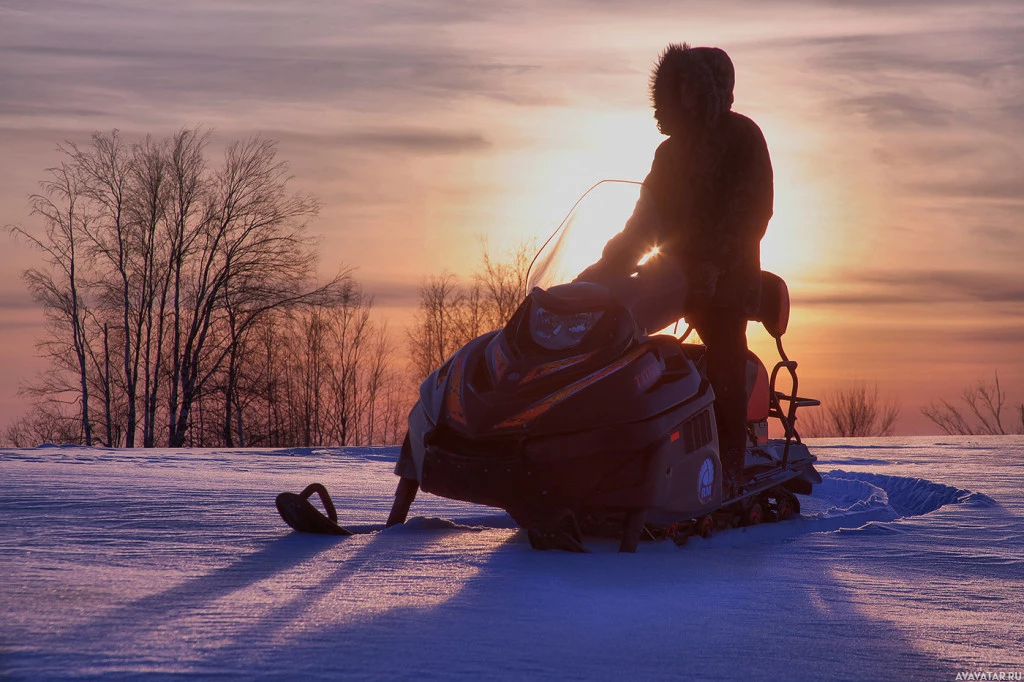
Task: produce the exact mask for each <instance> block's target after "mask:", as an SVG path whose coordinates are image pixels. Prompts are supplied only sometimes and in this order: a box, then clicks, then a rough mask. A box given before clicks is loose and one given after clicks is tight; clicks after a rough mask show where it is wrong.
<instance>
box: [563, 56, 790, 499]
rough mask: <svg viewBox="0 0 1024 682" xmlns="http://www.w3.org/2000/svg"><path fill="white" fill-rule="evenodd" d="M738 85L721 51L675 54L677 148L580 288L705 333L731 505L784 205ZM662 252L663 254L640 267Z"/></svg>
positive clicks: (671, 77)
mask: <svg viewBox="0 0 1024 682" xmlns="http://www.w3.org/2000/svg"><path fill="white" fill-rule="evenodd" d="M735 82H736V76H735V71H734V68H733V64H732V60H730V59H729V56H728V55H727V54H726V53H725V52H724V51H723V50H721V49H719V48H716V47H690V46H689V45H687V44H686V43H683V44H682V45H675V44H673V45H669V46H668V48H667V49H666V50H665V51H664V53H663V54H662V55H661V58H660V59H659V61H658V64H657V66H656V67H655V69H654V72H653V73H652V75H651V81H650V87H651V99H652V101H653V104H654V118H655V119H656V120H657V123H658V130H659V131H660V132H661V133H663V134H665V135H667V136H668V139H666V140H665V141H664V142H662V143H661V145H660V146H659V147H658V149H657V151H656V152H655V154H654V162H653V163H652V165H651V172H650V173H649V174H648V176H647V178H646V179H645V180H644V182H643V186H642V188H641V193H640V200H639V201H638V202H637V205H636V208H635V209H634V212H633V215H632V216H631V217H630V219H629V221H627V223H626V226H625V228H624V229H623V230H622V232H620V233H619V234H618V235H616V236H615V237H613V238H612V239H611V240H610V241H609V242H608V244H607V245H606V246H605V248H604V251H603V253H602V256H601V259H600V260H599V261H598V262H597V263H595V264H594V265H592V266H591V267H590V268H588V269H587V270H585V271H584V272H583V273H582V274H581V275H580V277H579V278H578V279H580V280H586V281H597V282H601V283H603V284H606V285H608V286H609V288H610V289H611V292H612V294H613V296H615V297H616V298H617V299H618V300H619V301H620V302H621V303H623V304H624V305H626V306H627V307H628V308H630V309H631V310H632V312H633V315H634V317H635V318H636V320H637V323H638V325H639V326H640V328H641V329H645V330H646V331H648V332H655V331H658V330H659V329H662V328H664V327H665V326H667V325H669V324H671V323H672V322H674V321H676V320H678V319H679V318H680V317H684V316H685V317H686V320H687V322H688V323H690V324H692V325H693V327H694V328H695V329H696V330H697V333H698V334H700V337H701V339H702V340H703V341H704V343H705V344H706V345H707V372H708V379H709V380H710V382H711V385H712V387H713V388H714V391H715V396H716V401H715V420H716V422H717V425H718V434H719V448H720V453H721V456H722V462H723V467H724V474H725V480H726V488H727V490H726V494H727V495H728V494H730V493H735V492H736V490H737V489H738V487H739V486H740V485H742V482H743V481H742V470H743V460H744V457H745V451H746V442H747V441H746V439H747V436H746V407H747V406H746V403H747V398H746V361H747V338H746V325H747V320H748V319H749V318H750V317H752V316H753V315H754V314H756V312H757V307H758V303H759V299H760V289H761V253H760V241H761V237H762V236H764V233H765V229H766V228H767V226H768V221H769V219H770V218H771V216H772V204H773V200H774V196H773V195H774V190H773V178H772V165H771V159H770V157H769V155H768V147H767V145H766V143H765V140H764V136H763V135H762V133H761V129H760V128H758V126H757V124H755V123H754V122H753V121H752V120H750V119H749V118H747V117H746V116H743V115H741V114H738V113H736V112H734V111H732V110H731V109H732V103H733V87H734V85H735ZM654 245H657V246H658V249H659V253H658V255H657V256H655V257H653V258H651V259H650V260H648V261H647V262H646V263H645V264H644V265H642V266H639V267H638V266H637V263H638V261H639V260H640V259H641V258H642V257H643V255H644V254H646V253H647V252H648V251H649V250H650V249H651V247H652V246H654Z"/></svg>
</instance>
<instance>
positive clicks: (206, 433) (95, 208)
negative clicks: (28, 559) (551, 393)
mask: <svg viewBox="0 0 1024 682" xmlns="http://www.w3.org/2000/svg"><path fill="white" fill-rule="evenodd" d="M210 137H211V136H210V133H209V132H207V131H205V130H203V129H202V128H201V127H196V128H186V129H182V130H180V131H178V132H177V133H175V134H173V135H171V136H168V137H166V138H163V139H159V140H157V139H154V138H153V137H151V136H146V137H145V138H144V139H142V140H140V141H136V142H131V143H129V142H127V141H126V140H125V139H124V138H123V137H122V136H121V135H120V134H119V133H118V131H116V130H115V131H112V132H110V133H94V134H93V136H92V138H91V139H90V142H89V144H88V145H87V146H85V147H79V146H78V145H76V144H74V143H70V142H68V143H65V144H64V145H62V146H60V147H58V149H59V151H60V153H61V162H60V164H59V165H58V166H56V167H54V168H51V169H48V170H47V171H46V177H45V178H44V180H43V181H42V182H41V183H40V191H39V192H38V193H37V194H33V195H32V196H31V197H30V204H31V208H32V211H33V214H34V215H35V216H36V217H37V218H38V220H39V224H38V225H37V226H36V229H34V230H28V229H25V228H22V227H11V228H9V230H10V232H11V233H12V234H14V235H16V236H18V237H21V238H24V239H26V240H27V241H28V242H29V243H31V244H32V245H33V246H34V247H35V248H36V249H37V250H38V251H39V252H40V254H41V255H42V266H41V267H37V268H30V269H28V270H26V271H25V272H24V273H23V277H24V280H25V282H26V284H27V286H28V288H29V291H30V292H31V294H32V297H33V299H34V300H35V301H36V302H37V303H38V304H39V305H41V306H42V308H43V310H44V312H45V316H46V336H45V338H43V339H41V340H40V341H39V343H38V348H39V349H40V352H41V353H42V354H43V355H44V357H46V358H47V359H48V360H49V362H50V365H49V368H48V369H47V371H46V372H45V373H43V374H42V375H41V376H39V377H38V378H37V379H36V380H35V381H33V382H32V383H30V384H28V385H25V386H23V387H22V389H21V391H20V393H21V394H22V395H23V396H24V397H25V398H26V399H27V400H28V401H29V402H30V408H29V410H28V413H27V414H26V415H25V416H23V417H20V418H18V419H16V420H14V421H13V422H12V423H11V424H9V425H8V426H7V428H6V430H5V431H4V433H3V434H2V436H3V440H6V442H7V443H9V444H11V445H14V446H15V447H30V446H34V445H38V444H41V443H55V444H57V443H64V444H82V445H103V446H109V447H137V446H142V447H291V446H304V447H310V446H331V445H340V446H343V445H390V444H396V443H399V442H401V440H402V438H403V436H404V433H405V421H406V416H407V414H408V411H409V409H410V407H411V406H412V403H413V402H414V401H415V399H416V397H417V393H418V391H417V387H418V385H419V383H420V381H421V380H422V379H423V378H424V377H426V376H427V375H428V374H429V373H430V372H431V371H432V370H433V369H434V368H436V367H438V366H440V365H441V364H442V363H443V361H444V360H445V359H446V358H447V357H448V356H450V355H451V354H452V353H453V352H454V351H455V350H457V349H458V348H459V347H461V346H462V345H463V344H464V343H466V342H467V341H468V340H469V339H472V338H474V337H476V336H479V335H480V334H482V333H484V332H486V331H488V330H491V329H495V328H498V327H500V326H502V325H503V324H504V323H505V321H506V320H507V319H508V317H509V316H510V315H511V314H512V312H513V311H514V310H515V309H516V307H517V306H518V305H519V303H520V302H521V301H522V299H523V297H524V296H525V294H526V276H527V270H528V266H529V263H530V257H531V256H532V254H533V249H532V248H531V246H530V245H529V244H526V243H524V244H522V245H520V246H519V247H517V248H515V249H513V250H512V251H511V252H509V253H508V254H506V255H505V257H504V258H502V259H499V260H495V259H493V258H492V257H491V256H490V255H489V254H488V252H487V249H486V245H484V248H482V254H481V260H480V263H479V265H478V268H477V270H476V272H475V273H474V275H473V277H472V278H471V280H470V281H469V282H461V281H459V279H458V278H456V277H455V276H454V275H451V274H442V275H435V276H431V277H428V278H427V279H426V280H425V281H424V283H423V285H422V286H421V287H420V297H419V303H418V307H417V312H416V316H415V321H414V323H413V325H412V327H411V328H409V329H406V330H404V334H402V333H399V334H396V333H394V332H393V331H392V330H390V329H388V327H387V324H386V323H383V322H378V321H377V320H376V319H375V318H374V316H373V314H372V312H373V298H372V296H371V295H370V294H368V293H367V292H365V291H364V290H363V288H362V287H361V286H360V284H359V283H358V282H357V281H356V280H355V278H354V277H353V275H352V271H351V270H350V269H348V268H345V267H340V269H339V271H338V274H336V275H335V276H334V277H333V278H331V279H330V280H328V281H326V282H324V281H318V279H317V277H316V263H317V258H316V250H315V242H314V240H313V239H312V238H311V237H310V236H309V235H308V234H307V227H308V224H309V223H310V221H311V220H313V219H314V218H315V217H316V216H317V214H318V211H319V204H318V202H317V200H316V199H315V198H314V197H312V196H310V195H308V194H303V193H298V192H292V191H290V190H289V188H288V183H289V176H288V173H287V164H285V163H284V162H282V161H279V160H278V159H277V148H276V144H275V143H274V142H273V141H270V140H267V139H265V138H262V137H259V136H256V137H253V138H250V139H247V140H243V141H235V142H233V143H231V144H229V145H228V147H227V149H226V150H225V152H224V155H223V159H222V160H221V162H220V164H219V165H213V164H211V161H210V159H209V158H208V147H209V143H210ZM403 351H404V352H403ZM960 397H961V400H960V402H959V403H955V402H951V401H940V402H933V403H930V404H929V405H928V406H926V407H924V408H922V412H923V413H924V415H925V416H926V417H928V418H929V419H930V420H931V421H932V422H933V423H935V424H936V426H937V427H938V428H939V429H940V430H941V431H943V432H944V433H948V434H979V433H987V434H999V433H1024V404H1022V405H1017V406H1015V410H1014V411H1015V412H1016V413H1017V414H1015V415H1014V416H1013V418H1012V419H1011V421H1010V423H1009V424H1004V423H1003V415H1002V409H1003V406H1004V403H1005V393H1004V392H1003V391H1002V389H1001V387H1000V385H999V378H998V374H997V375H996V377H995V383H994V384H990V383H988V382H984V381H979V382H978V383H977V384H975V385H973V386H971V387H969V388H967V389H965V390H964V392H963V394H962V395H961V396H960ZM899 415H900V406H899V405H898V404H897V403H895V402H893V401H891V400H887V399H886V398H884V397H883V396H880V395H879V392H878V389H877V386H874V387H870V386H867V385H866V384H863V383H860V384H856V385H851V386H849V387H846V388H841V389H835V390H833V391H831V392H829V393H827V394H826V395H825V396H824V400H823V408H822V409H821V410H820V411H818V412H817V413H813V414H811V415H810V416H809V417H808V418H806V419H804V420H802V423H801V425H800V426H801V432H802V433H804V435H808V436H854V437H855V436H879V435H891V434H892V433H893V431H894V428H895V424H896V422H897V420H898V419H899ZM1018 421H1019V423H1016V422H1018Z"/></svg>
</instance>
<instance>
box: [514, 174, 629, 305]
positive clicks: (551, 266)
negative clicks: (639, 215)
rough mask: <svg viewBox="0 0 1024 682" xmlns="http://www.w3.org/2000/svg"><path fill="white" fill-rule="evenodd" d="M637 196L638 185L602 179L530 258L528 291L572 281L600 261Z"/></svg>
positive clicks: (619, 229) (625, 181) (585, 194)
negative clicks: (532, 257)
mask: <svg viewBox="0 0 1024 682" xmlns="http://www.w3.org/2000/svg"><path fill="white" fill-rule="evenodd" d="M639 197H640V183H639V182H632V181H628V180H602V181H601V182H599V183H597V184H596V185H594V186H593V187H591V188H590V189H589V190H587V191H586V192H585V193H584V194H583V196H582V197H580V198H579V200H578V201H577V202H576V204H575V205H574V206H573V207H572V209H571V210H570V211H569V214H568V215H566V217H565V219H564V220H562V222H561V223H560V224H559V225H558V227H557V228H556V229H555V231H554V232H552V233H551V236H550V237H548V240H547V241H546V242H544V246H542V247H541V249H540V251H539V252H538V253H537V255H536V256H535V257H534V259H533V263H532V264H531V265H530V272H529V275H528V277H527V283H528V286H529V289H528V290H532V289H533V288H534V287H540V288H541V289H550V288H551V287H553V286H556V285H558V284H566V283H568V282H571V281H573V279H575V278H576V276H577V275H579V274H580V273H581V272H583V270H585V269H586V268H587V267H588V266H590V265H593V264H594V263H596V262H597V261H598V260H600V258H601V251H602V250H603V249H604V245H605V244H606V243H607V242H608V240H609V239H611V238H612V237H614V236H615V235H616V234H618V233H619V232H621V231H622V228H623V227H625V226H626V221H627V220H628V219H629V217H630V216H631V215H632V214H633V209H634V207H635V206H636V203H637V201H638V199H639Z"/></svg>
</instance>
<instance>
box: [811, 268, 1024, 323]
mask: <svg viewBox="0 0 1024 682" xmlns="http://www.w3.org/2000/svg"><path fill="white" fill-rule="evenodd" d="M794 298H795V299H797V300H798V303H797V305H801V306H803V305H808V306H828V307H832V306H851V305H853V306H891V305H902V304H934V305H939V304H943V303H965V302H966V303H981V304H1007V303H1008V304H1014V305H1017V306H1020V311H1019V313H1020V315H1021V316H1022V317H1024V274H1020V273H1017V272H1014V273H993V272H985V271H980V270H952V269H933V270H891V271H872V272H861V273H837V274H836V276H835V278H834V279H832V280H830V281H828V282H817V283H814V284H812V285H811V286H810V287H808V288H807V289H801V290H799V293H798V294H795V295H794Z"/></svg>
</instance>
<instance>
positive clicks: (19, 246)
mask: <svg viewBox="0 0 1024 682" xmlns="http://www.w3.org/2000/svg"><path fill="white" fill-rule="evenodd" d="M925 9H926V10H927V11H925ZM683 40H686V41H688V42H691V43H692V44H698V45H718V46H720V47H723V48H724V49H726V50H727V51H728V52H729V53H730V55H731V56H732V58H733V61H734V62H735V64H736V69H737V86H736V104H735V109H736V110H737V111H740V112H741V113H744V114H746V115H748V116H750V117H751V118H753V119H754V120H755V121H756V122H757V123H758V124H759V125H760V126H761V128H762V130H763V131H764V133H765V137H766V139H767V141H768V144H769V148H770V151H771V154H772V160H773V164H774V168H775V174H776V206H775V216H774V218H773V220H772V222H771V224H770V226H769V229H768V233H767V235H766V236H765V239H764V240H763V242H762V253H763V266H764V268H765V269H768V270H772V271H774V272H777V273H778V274H780V275H782V276H783V277H784V278H785V279H786V280H787V281H788V282H789V284H790V288H791V292H792V297H793V304H794V313H793V320H792V322H791V324H790V331H789V333H788V335H787V338H786V348H787V350H788V351H789V352H790V354H791V356H793V357H794V358H795V359H797V360H799V361H800V363H801V379H802V392H803V393H805V394H816V393H817V394H820V393H821V392H823V391H825V390H827V389H829V388H830V387H833V386H836V385H841V384H844V383H847V382H851V381H858V380H861V381H868V382H877V383H878V385H879V387H880V389H881V390H882V392H883V393H884V394H887V395H893V396H895V397H898V398H899V399H900V400H901V402H902V404H903V417H902V419H901V422H900V426H899V429H898V432H899V433H901V434H914V433H928V432H934V431H935V429H934V428H933V427H931V426H930V424H929V423H928V422H927V420H926V419H924V417H923V416H922V415H921V414H920V411H919V410H920V407H921V406H922V405H924V404H926V403H928V402H929V401H932V400H935V399H938V398H942V397H949V398H952V399H955V398H956V397H957V395H958V394H959V392H960V391H961V390H962V389H963V388H965V387H967V386H968V385H970V384H971V383H973V382H975V381H977V380H979V379H991V378H992V376H993V373H994V372H996V371H998V372H999V378H1000V381H1001V383H1002V385H1003V387H1004V388H1005V389H1006V390H1007V393H1008V394H1009V401H1012V402H1013V403H1014V404H1016V403H1017V402H1021V401H1024V268H1022V267H1021V265H1020V264H1021V262H1024V138H1022V136H1021V134H1020V133H1021V130H1022V129H1024V126H1022V125H1021V121H1022V118H1024V50H1022V49H1021V48H1020V45H1024V6H1022V5H1020V3H1018V2H1013V1H1011V0H1006V1H1002V2H980V3H975V4H971V5H970V6H969V7H967V6H964V5H962V3H957V2H932V3H922V2H920V0H903V1H902V2H900V1H897V2H895V3H864V4H862V5H858V6H857V7H853V6H851V5H850V4H849V3H842V2H838V1H832V2H828V1H827V2H816V1H813V0H803V1H799V0H791V1H777V2H776V1H773V0H770V1H767V2H753V1H752V0H751V1H747V2H697V3H686V4H683V3H668V2H661V1H660V0H638V1H633V2H625V1H623V2H607V3H600V4H597V5H595V4H593V3H582V2H576V1H568V0H561V1H560V0H555V1H554V2H550V1H548V2H543V3H541V2H532V1H531V2H525V3H519V4H516V5H514V6H513V5H510V4H509V3H498V2H469V1H468V0H459V1H453V2H448V3H443V4H441V3H435V4H434V5H430V4H429V3H420V2H415V1H414V0H397V1H396V2H395V3H391V4H388V5H387V6H385V5H381V4H376V3H375V4H363V3H352V6H337V4H336V3H326V2H318V1H316V0H308V1H305V2H295V3H289V4H287V5H284V6H282V5H279V4H278V3H271V2H269V1H268V2H243V1H242V0H217V1H216V2H212V3H211V2H200V1H199V0H188V1H186V2H183V3H180V4H178V5H175V7H174V8H173V9H172V8H163V9H161V8H157V7H151V6H148V4H147V3H137V2H131V1H130V0H97V2H94V3H90V4H89V5H87V6H83V5H80V4H78V3H74V2H69V1H67V2H66V1H63V0H60V1H58V2H54V3H52V5H48V7H47V9H46V11H42V10H39V9H37V7H36V3H32V2H28V1H26V0H19V1H12V0H0V224H2V225H7V224H16V225H22V226H24V227H27V228H31V227H32V226H33V225H34V223H33V219H32V218H31V216H29V214H28V203H27V200H26V197H27V195H28V194H30V193H31V192H33V191H35V189H36V183H37V182H38V181H39V180H40V179H42V177H43V175H44V171H45V169H46V168H47V167H48V166H50V165H52V164H53V163H55V162H56V161H57V159H58V156H57V155H56V153H55V151H54V148H55V146H56V144H57V143H58V142H60V141H62V140H65V139H69V140H73V141H76V142H79V143H85V142H87V140H88V136H89V134H90V133H91V132H92V131H95V130H99V131H109V130H111V129H113V128H118V129H120V130H121V131H122V132H123V133H124V134H125V135H126V136H128V137H133V136H137V135H141V134H145V133H153V134H154V135H157V136H162V135H166V134H169V133H171V132H173V131H174V130H176V129H178V128H181V127H183V126H189V125H195V124H203V125H205V126H208V127H211V128H214V129H215V130H216V139H215V145H223V144H225V143H226V142H228V141H230V140H232V139H235V138H239V137H244V136H248V135H251V134H254V133H256V132H262V133H263V134H265V135H267V136H269V137H271V138H273V139H275V140H278V141H279V150H280V156H281V158H283V159H286V160H288V161H289V162H290V165H291V168H292V170H293V173H294V180H293V185H292V186H293V189H298V190H302V191H309V192H312V193H314V194H316V195H317V196H318V197H319V198H320V199H321V201H322V202H323V210H322V212H321V215H320V217H319V218H318V219H317V221H315V223H314V224H313V225H312V226H311V232H313V233H315V234H318V235H320V236H321V242H320V243H321V247H320V248H321V268H322V269H323V271H324V272H325V273H327V272H332V271H334V270H336V269H337V267H338V266H339V265H340V264H345V265H350V266H355V267H357V268H358V270H357V278H358V279H359V280H360V281H361V282H362V283H363V284H364V286H365V287H366V289H367V290H368V291H370V292H371V293H374V294H375V296H376V303H377V309H378V313H379V314H380V315H381V316H384V317H388V318H390V319H391V320H392V326H393V327H394V328H401V325H402V324H403V323H404V322H406V321H407V320H408V316H409V312H410V310H411V306H412V305H414V304H415V297H416V288H417V286H418V284H419V283H420V282H421V281H422V279H423V277H424V276H426V275H428V274H432V273H438V272H440V271H442V270H449V271H452V272H456V273H460V274H466V273H468V272H470V271H471V270H472V268H473V267H474V265H475V263H476V261H477V258H478V255H479V249H480V246H479V242H480V239H481V238H484V239H486V241H487V243H488V244H489V245H490V247H491V248H492V250H493V251H495V252H501V251H503V250H505V249H507V248H509V247H511V246H513V245H514V244H516V243H518V242H520V241H521V240H522V239H524V238H527V237H530V236H535V235H542V234H543V235H545V236H546V234H547V232H549V231H550V230H551V229H553V227H554V226H555V225H556V224H557V223H558V221H559V220H560V219H561V217H562V216H563V215H564V213H565V211H566V210H568V208H569V206H571V205H572V203H573V201H575V199H576V198H577V197H578V196H579V194H581V193H582V192H583V191H584V190H585V189H586V188H587V187H589V186H590V185H592V184H593V183H594V182H596V181H598V180H600V179H603V178H620V179H629V180H642V179H643V177H644V175H645V174H646V172H647V170H648V168H649V166H650V162H651V158H652V155H653V151H654V149H655V147H656V146H657V144H658V143H659V142H660V140H661V139H662V137H661V136H660V135H659V134H658V132H657V130H656V129H655V126H654V122H653V119H652V116H651V110H650V108H649V105H648V99H647V78H648V73H649V69H650V67H651V65H652V63H653V61H654V60H655V59H656V57H657V55H658V53H659V52H660V50H662V49H663V48H664V46H665V45H666V44H668V43H669V42H680V41H683ZM36 259H37V255H36V254H35V253H34V252H33V251H32V250H31V249H30V248H29V247H28V246H27V245H25V244H24V243H23V242H13V241H11V242H8V244H7V246H6V248H4V249H0V429H2V428H3V427H4V426H5V425H6V423H7V422H8V421H9V419H10V418H11V417H13V416H16V415H17V414H19V413H20V410H21V400H20V399H19V398H18V397H17V395H16V390H17V385H18V383H19V382H23V381H26V380H29V379H31V378H32V376H33V375H34V373H35V372H36V371H38V370H39V369H41V367H42V365H41V363H40V362H39V360H38V359H36V358H35V356H34V351H33V349H32V346H31V344H32V342H33V339H35V338H38V336H39V334H40V333H41V332H42V327H41V313H40V312H39V311H38V310H36V309H35V307H34V304H33V303H32V301H31V299H30V298H29V296H28V294H27V292H26V290H25V287H24V285H23V284H22V283H21V281H20V279H19V274H20V272H21V271H22V270H24V269H25V268H26V267H29V266H30V265H33V264H35V263H36V262H37V260H36ZM750 337H751V343H752V347H753V348H754V349H755V350H757V351H758V352H759V354H761V356H762V358H764V359H765V361H766V363H768V364H769V365H770V363H771V362H772V361H773V360H774V357H775V351H774V345H773V344H771V343H770V340H769V339H768V338H767V336H766V335H765V334H764V333H763V332H761V331H760V330H755V329H754V328H753V325H752V326H751V332H750Z"/></svg>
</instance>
